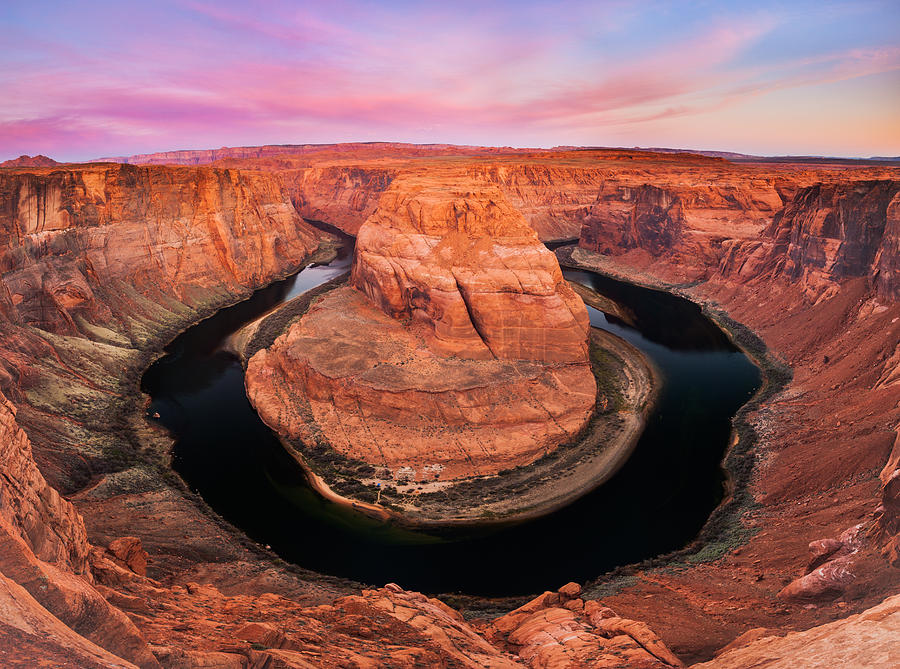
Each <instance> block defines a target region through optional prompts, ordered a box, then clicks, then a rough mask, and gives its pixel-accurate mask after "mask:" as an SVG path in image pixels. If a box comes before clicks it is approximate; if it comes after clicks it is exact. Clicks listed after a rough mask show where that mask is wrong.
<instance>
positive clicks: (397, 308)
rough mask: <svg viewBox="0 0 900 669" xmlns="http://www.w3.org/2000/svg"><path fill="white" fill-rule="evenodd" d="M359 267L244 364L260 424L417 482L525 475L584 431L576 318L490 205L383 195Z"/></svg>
mask: <svg viewBox="0 0 900 669" xmlns="http://www.w3.org/2000/svg"><path fill="white" fill-rule="evenodd" d="M356 253H357V255H356V259H355V262H354V267H353V273H352V277H351V284H352V287H350V286H348V287H346V288H341V289H338V290H336V291H333V292H332V293H329V294H328V295H326V296H325V297H323V298H322V299H321V300H319V301H318V302H317V303H316V304H314V305H313V306H312V307H311V309H310V310H309V312H308V313H307V314H306V315H304V316H303V317H302V318H301V319H300V320H299V321H298V322H297V323H295V324H294V325H293V326H291V327H290V328H289V330H288V331H287V332H286V333H285V334H284V335H283V336H282V337H280V338H279V339H278V340H276V341H275V343H274V345H273V346H272V347H270V348H269V349H268V350H265V351H261V352H259V353H257V354H256V355H255V356H254V357H253V358H252V359H251V360H250V362H249V364H248V366H247V380H246V384H247V389H248V394H249V396H250V398H251V400H252V401H253V403H254V405H255V406H256V407H257V409H258V411H259V412H260V415H261V416H262V418H263V420H265V421H266V422H267V423H268V424H269V425H271V426H273V427H274V428H276V429H277V430H278V431H279V432H281V433H282V434H286V435H288V436H289V437H290V438H291V439H301V440H303V441H304V442H306V443H307V444H309V443H314V442H315V440H316V439H317V438H324V439H325V440H326V442H327V443H328V444H329V445H330V446H332V447H334V448H335V449H337V450H338V451H339V452H341V453H343V454H345V455H347V456H350V457H352V458H355V459H357V460H363V461H364V462H368V463H370V464H373V465H377V466H381V467H386V468H388V469H389V470H391V471H392V472H393V473H394V474H395V476H399V475H400V470H401V469H403V470H404V473H406V472H409V471H413V472H414V474H412V476H414V477H415V478H421V479H428V480H437V479H440V480H443V479H452V478H459V477H466V476H472V475H480V474H494V473H497V472H498V471H501V470H503V469H508V468H511V467H515V466H516V465H520V464H527V463H528V462H531V461H532V460H534V459H536V458H537V457H539V456H540V455H541V454H543V453H545V452H547V450H549V449H552V448H554V447H555V446H556V445H557V444H559V443H560V442H561V441H563V440H566V439H569V438H571V437H572V436H574V435H575V434H576V433H578V431H579V430H580V429H581V428H582V427H583V426H584V424H585V422H586V421H587V419H588V417H589V416H590V414H591V411H592V408H593V406H594V402H595V394H596V388H595V383H594V378H593V375H592V372H591V370H590V366H589V364H588V360H587V330H588V321H587V311H586V309H585V307H584V305H583V303H582V302H581V299H580V298H579V297H578V296H577V295H575V294H574V292H573V291H572V289H571V288H570V287H569V286H568V285H567V284H566V283H565V282H564V281H563V279H562V273H561V272H560V269H559V265H558V264H557V262H556V259H555V257H554V256H553V255H552V254H551V253H550V252H549V251H547V250H546V249H545V248H544V247H543V246H542V245H541V244H540V242H539V241H538V239H537V237H536V235H535V233H534V231H532V230H531V229H530V228H529V227H528V226H527V225H526V224H525V222H524V220H523V219H522V217H521V215H519V214H517V213H516V212H515V211H514V210H513V209H512V208H511V207H510V206H509V204H508V203H506V202H505V200H504V199H503V196H502V194H500V193H499V192H498V191H496V190H479V191H474V192H465V191H458V190H456V189H455V188H454V187H453V185H452V183H445V182H438V183H433V182H427V181H426V182H420V181H416V180H412V179H409V180H407V181H402V182H395V183H394V185H392V187H391V189H390V190H389V191H388V192H387V193H386V194H385V195H384V196H383V197H382V200H381V204H380V205H379V208H378V210H377V211H376V212H375V213H374V214H373V215H372V216H371V217H370V218H369V220H368V221H367V222H366V223H365V225H364V226H363V228H362V229H361V230H360V235H359V239H358V241H357V251H356Z"/></svg>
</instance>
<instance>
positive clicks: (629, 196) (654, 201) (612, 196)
mask: <svg viewBox="0 0 900 669" xmlns="http://www.w3.org/2000/svg"><path fill="white" fill-rule="evenodd" d="M683 229H684V208H683V206H682V203H681V198H680V197H678V195H675V194H674V193H672V192H670V191H667V190H665V189H663V188H658V187H656V186H650V185H643V186H638V187H637V188H631V187H630V186H607V187H605V188H604V189H603V190H601V191H600V194H599V195H598V196H597V202H596V203H595V204H594V206H593V207H592V208H591V212H590V214H589V215H588V218H587V220H586V221H585V224H584V226H583V229H582V235H581V238H580V240H579V245H580V246H581V247H582V248H586V249H589V250H592V251H599V252H602V253H613V252H615V251H616V250H618V251H619V252H621V250H627V249H634V248H640V249H645V250H647V251H649V252H650V253H651V254H652V255H655V256H658V255H661V254H662V253H664V252H666V251H670V250H672V249H673V248H674V247H675V246H676V245H677V244H678V243H679V242H680V241H681V237H682V232H683Z"/></svg>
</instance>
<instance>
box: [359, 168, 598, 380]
mask: <svg viewBox="0 0 900 669" xmlns="http://www.w3.org/2000/svg"><path fill="white" fill-rule="evenodd" d="M352 283H353V285H354V286H355V287H356V288H358V289H359V290H361V291H362V292H364V293H365V294H366V295H368V296H369V298H370V299H371V300H372V301H373V302H375V303H376V304H377V305H378V306H380V307H381V309H382V310H383V311H384V312H385V313H387V314H389V315H390V316H392V317H394V318H412V319H413V320H414V321H417V322H420V323H422V324H424V325H426V326H427V327H428V328H429V329H430V330H431V333H430V337H429V340H430V341H429V343H430V345H431V346H432V347H433V348H434V349H435V350H437V351H441V352H444V353H447V354H458V355H462V356H463V357H469V358H476V359H487V358H497V359H500V360H537V361H543V362H584V361H585V360H586V359H587V348H586V346H587V345H586V332H587V328H588V320H587V311H586V310H585V308H584V305H583V304H582V302H581V300H580V298H578V297H577V296H576V295H575V293H574V292H573V291H572V289H571V288H569V286H568V285H567V284H566V283H565V282H564V281H563V279H562V273H561V271H560V269H559V264H558V263H557V261H556V258H555V257H554V256H553V254H552V253H550V252H549V251H548V250H547V249H546V248H544V246H543V245H542V244H541V243H540V242H539V241H538V238H537V235H536V234H535V232H534V231H533V230H532V229H531V228H530V227H529V226H528V224H527V223H526V222H525V219H524V218H523V217H522V215H521V214H519V213H518V212H517V211H516V210H514V209H513V208H512V207H511V206H510V205H509V204H508V203H507V202H506V200H505V198H504V197H503V195H502V194H501V193H500V192H499V190H497V189H495V188H491V187H482V188H479V189H478V190H475V191H467V190H464V189H459V188H457V187H454V186H453V185H452V184H443V183H438V184H432V183H428V182H425V183H422V182H420V181H417V180H412V179H410V180H409V181H406V182H403V183H400V184H397V185H396V186H395V187H394V188H391V189H390V190H389V191H388V192H387V193H386V194H385V196H384V197H383V198H382V201H381V204H380V205H379V208H378V210H377V211H376V212H375V213H374V214H373V215H372V217H370V218H369V220H368V221H367V222H366V224H365V226H363V228H362V229H361V230H360V235H359V239H358V242H357V258H356V263H355V264H354V268H353V277H352Z"/></svg>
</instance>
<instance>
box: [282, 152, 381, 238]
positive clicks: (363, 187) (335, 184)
mask: <svg viewBox="0 0 900 669" xmlns="http://www.w3.org/2000/svg"><path fill="white" fill-rule="evenodd" d="M395 174H396V170H394V169H383V168H378V167H370V168H366V167H341V166H333V167H310V168H308V169H305V170H300V171H293V170H291V171H283V172H279V176H280V178H281V179H282V180H283V181H284V183H285V185H286V187H287V188H288V191H289V192H290V194H291V200H292V201H293V203H294V206H295V207H296V208H297V211H298V212H299V213H300V215H301V216H303V217H304V218H306V219H309V220H313V221H322V222H324V223H328V224H329V225H333V226H335V227H336V228H339V229H341V230H343V231H344V232H346V233H347V234H350V235H356V234H357V233H358V232H359V228H360V226H361V225H362V224H363V222H364V221H365V220H366V219H367V218H368V217H369V216H370V215H371V214H372V212H374V211H375V208H376V207H377V206H378V201H379V199H380V198H381V194H382V193H383V192H384V191H385V190H386V189H387V187H388V186H389V185H390V184H391V181H392V180H393V178H394V176H395Z"/></svg>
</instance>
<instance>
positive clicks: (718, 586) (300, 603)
mask: <svg viewBox="0 0 900 669" xmlns="http://www.w3.org/2000/svg"><path fill="white" fill-rule="evenodd" d="M354 151H355V150H354ZM367 152H368V153H367ZM359 154H360V155H358V156H357V155H356V153H354V152H349V151H348V152H343V154H339V152H337V151H320V152H311V153H309V154H305V155H301V156H297V157H291V156H285V157H278V158H274V157H268V158H254V159H247V160H243V159H240V160H238V159H234V158H232V159H229V160H232V161H234V162H233V165H234V166H235V167H237V166H238V165H239V164H241V163H242V164H241V165H240V166H241V167H242V169H225V168H220V167H202V168H178V167H132V166H110V165H94V166H89V167H84V166H59V167H46V168H15V169H5V170H3V172H2V173H0V274H2V288H0V350H2V355H0V393H2V395H3V396H4V397H2V398H0V453H2V458H0V471H2V476H0V501H2V504H0V659H2V662H3V664H4V665H5V666H28V667H31V666H42V665H43V666H79V667H81V666H84V667H93V666H97V667H109V666H133V665H138V666H145V667H153V666H160V665H161V666H167V667H190V666H223V667H227V666H235V667H247V666H288V667H289V666H294V667H307V666H324V667H330V666H354V664H353V663H355V666H415V665H416V664H417V663H418V665H419V666H423V665H424V666H447V667H450V666H472V667H481V666H522V665H524V666H532V667H538V666H540V667H544V666H666V665H667V664H668V665H672V664H674V660H675V659H676V658H672V657H670V655H669V650H667V648H668V649H670V650H671V651H674V653H675V654H676V655H677V656H679V657H680V658H681V659H682V660H687V661H694V660H710V662H709V664H708V666H720V667H732V666H753V665H754V664H760V663H768V664H767V666H802V665H803V664H804V663H806V664H812V663H814V662H818V663H819V664H820V665H825V666H837V665H844V666H876V667H877V666H885V667H887V666H895V665H896V658H895V657H894V656H892V655H891V654H890V653H892V652H894V653H895V652H896V650H895V648H896V643H895V641H896V634H897V630H896V624H897V623H896V618H897V616H896V611H895V610H894V609H896V601H895V600H896V597H891V598H887V599H886V597H888V596H889V595H896V594H897V592H898V588H900V576H898V574H900V569H898V567H900V564H898V538H897V532H898V529H900V520H898V513H900V484H898V481H900V469H898V463H900V436H898V424H900V375H898V372H897V370H898V368H900V306H898V302H897V289H898V283H897V264H898V262H900V261H898V237H900V235H898V233H900V227H898V226H900V222H898V215H897V214H898V197H897V183H898V176H900V175H898V173H897V170H896V169H894V170H891V169H888V168H879V167H861V168H854V167H848V166H846V165H842V166H840V168H834V167H831V166H828V165H818V166H817V165H809V164H804V165H802V166H797V165H789V164H777V165H773V164H741V165H732V164H730V163H727V162H725V161H721V160H714V159H706V158H703V159H701V158H690V157H684V156H671V155H667V156H655V155H654V154H647V153H629V152H569V153H540V154H514V155H491V154H487V153H485V154H483V155H481V154H478V152H477V151H472V152H470V153H469V155H464V156H459V155H457V156H446V157H444V158H442V159H441V160H440V161H434V163H432V164H429V160H430V159H429V157H428V156H427V155H425V156H422V155H411V156H410V157H404V156H403V155H402V150H400V149H397V150H393V151H385V152H384V153H383V154H379V152H378V151H377V150H375V149H366V150H359ZM398 154H400V155H398ZM448 165H450V167H449V168H448ZM448 169H449V170H452V171H455V172H457V173H459V170H462V174H464V175H465V179H471V183H458V184H456V185H455V187H456V188H458V189H461V190H462V191H463V192H486V190H485V189H496V191H499V192H500V194H501V195H502V197H503V198H504V200H505V202H506V206H509V207H511V208H512V209H513V210H518V211H519V212H520V213H521V214H522V215H523V216H524V217H525V220H526V221H528V222H529V223H530V224H533V225H535V227H536V228H540V227H541V225H539V224H538V223H537V222H538V221H544V223H543V224H542V225H544V226H546V228H547V229H546V230H544V232H543V233H541V230H538V232H539V233H541V234H542V236H543V237H544V238H551V237H559V236H563V234H562V232H564V233H565V235H569V233H570V232H571V230H572V229H574V227H575V225H576V224H577V226H578V227H579V228H580V229H581V242H580V244H581V247H582V248H581V250H580V251H578V252H576V253H575V254H573V255H574V258H575V260H576V261H578V262H580V263H584V264H589V265H592V266H597V267H599V268H601V269H603V270H604V271H607V272H610V273H614V274H622V275H624V276H627V277H628V278H629V279H631V280H634V281H638V282H641V283H647V284H652V285H660V286H667V287H668V288H670V289H672V290H677V291H681V292H683V293H684V294H686V295H687V296H689V297H690V298H691V299H695V300H697V301H699V302H702V303H704V304H706V305H707V306H708V307H709V308H710V309H714V310H718V312H717V313H720V314H722V317H723V318H724V316H725V315H727V317H730V318H731V319H733V320H734V321H736V322H739V323H742V324H744V325H745V326H747V328H749V329H750V330H752V332H754V333H756V334H757V335H758V336H759V337H760V338H761V340H762V341H763V342H764V343H765V345H766V346H767V348H768V356H769V358H770V359H774V360H776V361H778V360H781V361H783V362H785V363H787V364H788V365H789V366H790V367H791V369H792V370H793V378H792V380H790V382H789V383H788V384H787V385H786V386H785V387H784V388H782V389H781V390H779V392H777V394H774V395H772V396H770V397H766V398H765V399H764V401H763V402H762V403H761V404H760V405H759V406H756V407H754V408H753V409H752V411H751V413H750V414H749V419H750V423H751V425H752V427H753V431H754V432H755V435H756V436H755V441H752V442H747V443H748V444H749V446H748V447H749V448H750V450H749V456H748V459H747V462H749V463H751V464H752V472H751V475H750V477H749V479H747V480H746V481H744V479H742V478H741V474H740V472H739V471H738V470H735V472H734V476H735V481H736V484H737V485H740V486H741V487H740V488H738V489H736V490H735V498H736V499H737V500H738V501H739V505H738V507H737V510H738V516H736V520H735V521H734V522H735V523H736V526H737V528H738V529H739V530H742V531H740V532H737V533H736V534H729V533H728V532H725V533H724V534H722V533H718V534H717V533H716V532H711V534H709V540H707V541H706V542H705V543H703V544H702V545H699V546H697V547H695V548H696V549H699V551H697V550H695V551H693V552H689V553H685V554H683V555H680V556H674V557H672V558H670V559H668V560H666V561H663V562H661V563H660V564H659V565H658V566H653V565H649V564H648V565H645V566H643V567H634V568H632V569H630V570H628V571H627V573H625V574H624V575H620V576H613V577H609V578H606V579H604V580H602V581H601V582H599V583H597V584H591V586H590V587H588V588H587V589H586V590H585V591H584V592H583V593H578V592H576V590H577V588H569V587H567V588H565V589H563V591H562V592H560V593H546V594H545V595H542V596H541V597H539V598H538V600H536V601H535V602H532V603H531V604H529V605H526V607H525V608H524V609H518V610H517V611H513V612H511V613H507V614H506V615H504V616H502V617H500V618H498V619H496V620H493V621H477V620H476V621H473V622H466V621H464V620H463V619H461V617H460V616H459V614H457V613H456V612H455V611H453V610H451V609H449V608H448V607H446V606H445V605H443V604H441V603H440V602H438V601H437V600H429V599H427V598H425V597H424V596H421V595H417V594H415V593H408V592H405V591H402V590H401V589H400V588H396V587H393V586H389V587H387V588H383V589H381V590H368V591H360V590H358V589H354V587H353V586H351V585H349V584H343V583H340V582H337V581H334V580H329V579H326V578H323V577H320V576H316V575H313V574H308V573H302V572H301V573H299V574H298V573H296V572H292V571H288V570H287V569H285V568H284V567H283V566H280V565H278V564H277V563H275V562H274V561H272V559H271V556H267V555H266V554H265V553H264V552H261V551H258V550H256V549H254V548H253V547H252V546H251V545H249V544H248V542H246V541H245V540H243V539H241V536H240V534H239V533H236V532H234V531H233V530H232V529H231V528H229V527H228V526H227V525H225V524H224V523H223V522H222V521H220V520H218V519H216V518H215V517H213V516H210V515H208V514H206V513H205V512H203V511H202V510H201V507H200V506H199V505H198V504H197V501H196V500H195V499H194V498H193V497H192V496H191V494H190V493H189V492H188V491H187V490H186V489H185V488H184V487H183V486H182V485H180V484H179V483H178V481H177V480H172V479H171V477H168V476H164V475H163V472H164V471H165V467H164V466H161V465H162V463H164V460H165V456H166V453H167V452H168V448H169V447H170V442H169V440H168V438H167V437H166V436H165V435H162V434H160V433H159V432H158V431H156V430H154V429H153V428H151V427H150V426H148V425H147V424H146V422H145V421H144V420H143V416H142V414H143V411H142V404H141V398H140V396H139V395H138V394H137V391H136V379H137V378H138V376H139V374H140V373H141V371H142V370H143V369H144V368H145V367H146V365H147V364H148V362H149V361H150V360H151V359H152V357H153V355H155V352H156V351H158V350H159V348H160V347H161V345H162V344H163V343H164V342H165V341H167V340H168V339H170V338H171V337H172V336H173V335H174V334H175V333H177V332H178V331H179V330H181V329H182V328H184V327H186V326H187V325H188V324H190V323H192V322H196V321H197V320H198V319H200V318H202V317H203V316H204V315H206V314H208V313H210V312H211V310H213V309H215V308H218V307H220V306H223V305H225V304H228V303H230V302H233V301H235V300H237V299H240V298H241V297H243V296H245V295H247V294H248V293H249V291H250V290H252V289H253V288H256V287H258V286H261V285H264V284H266V283H268V282H270V281H272V280H273V279H275V278H277V277H279V276H283V275H284V274H286V273H288V272H291V271H293V270H295V269H296V268H297V267H299V266H301V265H302V264H303V263H304V261H305V259H306V258H308V257H309V256H310V254H311V253H312V252H313V251H314V249H315V248H316V246H317V245H318V244H319V241H320V238H321V237H322V235H321V234H320V233H318V232H317V231H315V230H313V229H312V228H310V227H308V226H306V225H305V224H304V223H303V222H302V220H301V219H300V217H299V215H298V213H297V208H298V207H299V208H301V213H303V209H302V208H303V207H314V208H315V210H316V211H317V212H319V215H318V216H317V218H320V219H321V220H324V221H325V222H332V223H334V224H336V225H347V223H345V222H346V221H350V222H355V221H359V222H361V220H366V219H367V218H369V217H370V216H371V215H372V214H373V212H374V211H375V209H376V207H377V206H379V203H380V201H381V198H382V197H384V196H385V194H387V193H389V192H391V190H390V189H391V184H392V183H393V182H394V181H395V180H397V179H398V178H400V177H403V176H404V175H408V174H410V171H411V170H412V172H414V173H416V174H420V173H421V171H422V170H428V171H431V172H432V173H441V172H442V171H445V170H448ZM306 174H308V175H309V177H308V178H305V177H304V175H306ZM379 174H380V175H383V177H375V176H373V175H379ZM349 175H355V176H353V177H350V176H349ZM460 178H461V179H462V178H463V177H460ZM388 180H390V183H387V181H388ZM304 184H307V185H306V186H304ZM541 184H544V185H545V187H544V186H541ZM819 184H821V185H819ZM370 187H371V188H373V190H372V191H371V192H368V189H369V188H370ZM305 189H308V190H305ZM379 189H380V190H379ZM496 191H495V190H490V192H491V193H495V192H496ZM776 196H777V198H778V200H780V204H779V202H778V201H776V199H775V197H776ZM491 198H492V199H495V200H499V199H500V198H499V196H495V195H492V196H491ZM308 211H312V210H308ZM463 220H464V217H463ZM408 232H409V231H408V230H407V231H406V232H404V231H393V232H392V231H390V228H389V230H388V231H387V234H391V235H396V241H397V245H396V246H397V251H396V253H397V257H398V258H400V257H405V256H404V255H403V254H402V253H401V252H400V250H401V249H403V248H414V246H413V244H412V243H411V241H410V240H409V239H408V236H407V233H408ZM382 234H385V233H383V232H382V231H379V236H378V237H377V238H376V240H375V241H378V240H380V239H381V237H380V235H382ZM362 236H363V235H362V234H361V237H362ZM361 241H362V240H361ZM378 243H380V241H378ZM392 244H393V242H392ZM375 247H376V248H377V244H376V245H375ZM393 255H394V254H393V253H392V254H391V256H393ZM379 256H381V257H384V254H383V253H375V254H373V256H372V257H373V258H375V259H376V260H377V258H378V257H379ZM415 257H416V256H415V255H413V256H412V258H411V260H415ZM410 266H414V265H410ZM398 267H400V268H403V267H405V265H402V264H401V265H398ZM394 275H395V276H405V275H406V269H404V270H403V272H402V273H401V272H395V274H394ZM362 276H363V275H361V274H358V275H357V277H362ZM390 276H391V275H390V274H388V273H384V272H381V273H378V272H371V273H367V274H366V275H365V277H364V278H363V280H364V281H365V282H367V283H368V282H370V281H371V282H375V281H377V282H378V288H375V287H374V286H372V287H373V288H374V289H375V290H382V292H383V293H384V294H385V295H386V296H387V298H388V299H387V302H386V304H388V305H397V306H398V307H400V308H405V309H410V307H412V308H414V309H419V308H420V307H419V306H417V305H416V302H415V300H416V299H421V298H420V297H419V296H416V295H414V294H413V293H412V291H410V292H409V294H408V295H409V297H408V298H407V297H405V296H404V297H403V299H401V300H399V301H391V296H394V295H395V291H394V290H392V289H387V288H384V287H382V284H381V282H382V280H383V279H384V277H390ZM475 279H477V276H475V277H473V280H475ZM387 285H388V284H387V283H385V286H387ZM397 285H398V286H399V285H409V286H414V285H420V284H414V283H410V284H400V283H398V284H397ZM347 290H351V289H347ZM354 290H355V289H354ZM374 294H375V293H373V295H374ZM400 294H401V295H403V293H402V291H401V293H400ZM378 299H379V302H380V301H381V298H380V297H379V298H378ZM404 305H405V306H404ZM392 308H393V307H392ZM421 311H423V312H425V314H424V315H423V317H422V319H421V322H420V325H419V328H420V329H419V331H420V332H421V336H422V339H423V341H425V340H428V341H435V340H436V338H437V332H438V326H439V325H440V323H441V322H442V319H441V318H440V317H436V314H431V315H428V311H427V309H424V308H422V309H421ZM381 313H382V316H384V317H385V318H387V316H386V315H385V314H383V312H381ZM426 316H427V318H426ZM469 321H470V323H474V322H475V321H477V317H476V318H475V319H474V320H473V319H472V318H471V317H470V318H469ZM449 324H451V325H455V324H456V321H450V322H449ZM441 327H444V326H441ZM473 329H474V326H473ZM442 332H443V333H444V334H446V335H447V338H446V341H449V342H453V341H455V340H456V337H458V336H459V337H462V338H463V339H464V340H468V339H472V337H471V334H470V333H469V334H467V333H468V330H465V332H463V331H459V330H457V329H456V328H455V327H452V328H449V329H447V330H445V331H442ZM476 332H477V330H476ZM737 332H738V333H739V335H740V332H742V331H741V330H737ZM451 335H452V336H451ZM741 336H743V335H741ZM467 338H468V339H467ZM480 338H481V337H480ZM488 340H489V338H488V339H485V338H481V341H482V342H487V341H488ZM747 341H750V340H749V339H748V340H747ZM485 348H490V347H488V346H487V344H486V343H485ZM498 350H502V351H505V350H509V349H508V347H506V346H500V347H499V348H498ZM513 350H514V348H513ZM760 352H761V351H760ZM508 361H509V360H507V362H508ZM488 362H489V361H488ZM742 481H744V482H743V483H742ZM742 493H743V495H744V496H742ZM729 527H731V526H730V525H729ZM713 529H714V528H713ZM126 537H134V538H133V539H126ZM729 537H730V538H729ZM560 550H565V547H564V546H561V547H560ZM144 551H146V554H145V553H144ZM145 570H146V575H144V573H143V572H144V571H145ZM598 599H599V600H600V601H599V602H598V601H592V600H598ZM613 611H614V612H615V613H613ZM651 630H652V631H651ZM657 635H658V636H657ZM726 645H728V648H727V649H725V651H724V652H722V653H721V654H720V655H718V656H717V657H716V658H714V659H710V658H712V656H713V654H714V653H715V652H716V651H718V650H720V649H722V648H723V647H725V646H726ZM129 663H131V664H129ZM779 663H780V664H779Z"/></svg>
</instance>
